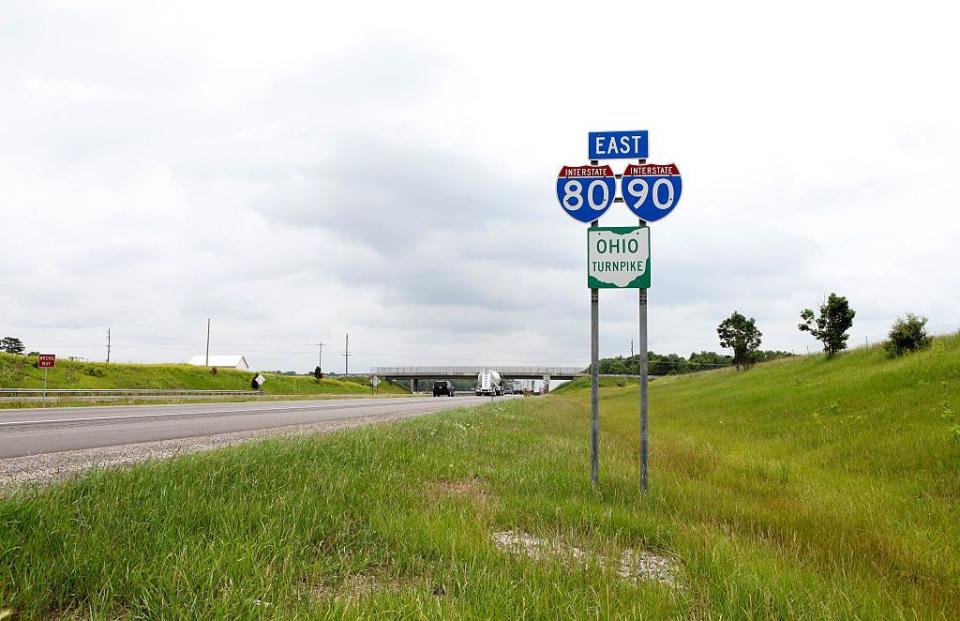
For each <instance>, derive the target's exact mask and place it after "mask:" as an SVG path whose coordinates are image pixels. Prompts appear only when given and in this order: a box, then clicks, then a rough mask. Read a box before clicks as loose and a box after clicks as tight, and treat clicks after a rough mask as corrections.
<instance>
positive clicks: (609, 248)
mask: <svg viewBox="0 0 960 621" xmlns="http://www.w3.org/2000/svg"><path fill="white" fill-rule="evenodd" d="M587 287H589V288H590V289H649V288H650V229H649V228H648V227H645V226H610V227H597V228H592V227H591V228H588V229H587Z"/></svg>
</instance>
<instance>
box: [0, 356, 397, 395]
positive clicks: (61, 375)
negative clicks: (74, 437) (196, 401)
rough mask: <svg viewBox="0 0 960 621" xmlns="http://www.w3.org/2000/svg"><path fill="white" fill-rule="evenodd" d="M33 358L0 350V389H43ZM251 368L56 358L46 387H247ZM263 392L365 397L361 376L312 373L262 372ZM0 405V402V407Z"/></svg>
mask: <svg viewBox="0 0 960 621" xmlns="http://www.w3.org/2000/svg"><path fill="white" fill-rule="evenodd" d="M36 361H37V360H36V357H27V356H14V355H10V354H2V353H0V388H43V369H38V368H36V366H35V363H36ZM255 375H256V372H254V371H236V370H234V369H217V374H216V375H214V374H212V373H211V372H210V369H207V368H205V367H195V366H190V365H187V364H105V363H98V362H73V361H70V360H57V366H56V368H54V369H51V370H50V375H49V380H48V381H49V383H48V387H49V388H51V389H57V388H61V389H76V388H154V389H180V390H250V381H251V380H252V379H253V377H254V376H255ZM263 375H264V377H265V378H266V380H267V381H266V382H265V383H264V385H263V391H264V392H265V393H266V394H268V395H327V394H358V395H360V394H362V395H369V394H370V392H371V390H370V388H371V387H370V381H369V379H368V378H366V377H325V378H323V379H322V380H320V381H319V382H317V381H316V380H315V379H314V378H313V377H308V376H297V375H279V374H276V373H263ZM406 392H407V391H406V390H404V389H403V388H401V387H399V386H397V385H395V384H391V383H390V382H381V384H380V394H402V393H406ZM0 407H2V406H0Z"/></svg>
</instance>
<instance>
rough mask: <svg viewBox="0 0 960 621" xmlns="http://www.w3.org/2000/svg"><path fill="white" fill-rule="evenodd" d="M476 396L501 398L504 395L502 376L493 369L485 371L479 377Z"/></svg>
mask: <svg viewBox="0 0 960 621" xmlns="http://www.w3.org/2000/svg"><path fill="white" fill-rule="evenodd" d="M475 392H476V395H477V396H478V397H479V396H481V395H489V396H491V397H492V396H494V395H496V396H500V395H502V394H503V384H502V382H501V380H500V374H499V373H497V372H496V371H493V370H491V369H484V370H482V371H480V374H479V375H477V389H476V391H475Z"/></svg>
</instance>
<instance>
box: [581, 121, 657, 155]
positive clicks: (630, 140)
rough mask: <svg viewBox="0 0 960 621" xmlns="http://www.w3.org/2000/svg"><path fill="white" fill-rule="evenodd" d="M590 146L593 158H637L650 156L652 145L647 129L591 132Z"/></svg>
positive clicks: (589, 136)
mask: <svg viewBox="0 0 960 621" xmlns="http://www.w3.org/2000/svg"><path fill="white" fill-rule="evenodd" d="M587 138H588V143H589V144H588V147H587V150H588V151H589V153H590V159H591V160H612V159H619V160H628V159H629V160H635V159H640V158H646V157H648V154H649V152H650V145H649V142H648V138H647V130H645V129H638V130H635V131H627V132H590V133H589V134H588V137H587Z"/></svg>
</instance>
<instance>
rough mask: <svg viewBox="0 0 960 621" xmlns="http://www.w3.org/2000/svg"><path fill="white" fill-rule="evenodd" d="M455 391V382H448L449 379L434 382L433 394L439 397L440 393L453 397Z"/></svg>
mask: <svg viewBox="0 0 960 621" xmlns="http://www.w3.org/2000/svg"><path fill="white" fill-rule="evenodd" d="M453 391H454V387H453V382H448V381H446V380H444V381H442V382H434V383H433V396H434V397H439V396H440V395H445V396H447V397H452V396H453Z"/></svg>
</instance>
